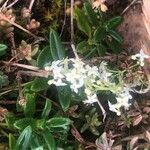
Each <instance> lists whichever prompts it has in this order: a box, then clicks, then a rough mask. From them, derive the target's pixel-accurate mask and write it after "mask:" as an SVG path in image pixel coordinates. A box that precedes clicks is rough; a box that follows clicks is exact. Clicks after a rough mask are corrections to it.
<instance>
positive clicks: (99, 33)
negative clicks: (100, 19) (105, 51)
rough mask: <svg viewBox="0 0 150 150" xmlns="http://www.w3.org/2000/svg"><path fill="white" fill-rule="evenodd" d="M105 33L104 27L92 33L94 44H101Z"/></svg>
mask: <svg viewBox="0 0 150 150" xmlns="http://www.w3.org/2000/svg"><path fill="white" fill-rule="evenodd" d="M106 35H107V32H106V29H105V28H104V27H98V28H97V29H96V30H95V32H94V39H95V41H96V42H101V41H102V40H104V38H105V37H106Z"/></svg>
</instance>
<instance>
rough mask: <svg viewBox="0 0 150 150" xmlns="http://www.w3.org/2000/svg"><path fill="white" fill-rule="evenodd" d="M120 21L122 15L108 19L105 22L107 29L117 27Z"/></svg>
mask: <svg viewBox="0 0 150 150" xmlns="http://www.w3.org/2000/svg"><path fill="white" fill-rule="evenodd" d="M121 22H122V17H121V16H117V17H114V18H112V19H110V20H109V21H108V22H107V23H106V29H107V31H109V30H114V29H116V28H117V27H118V25H120V23H121Z"/></svg>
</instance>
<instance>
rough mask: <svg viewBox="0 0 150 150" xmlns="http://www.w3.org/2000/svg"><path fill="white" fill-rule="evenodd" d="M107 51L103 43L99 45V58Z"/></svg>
mask: <svg viewBox="0 0 150 150" xmlns="http://www.w3.org/2000/svg"><path fill="white" fill-rule="evenodd" d="M106 51H107V49H106V47H105V46H104V45H103V44H102V43H100V44H99V45H97V52H98V55H99V56H103V55H105V53H106Z"/></svg>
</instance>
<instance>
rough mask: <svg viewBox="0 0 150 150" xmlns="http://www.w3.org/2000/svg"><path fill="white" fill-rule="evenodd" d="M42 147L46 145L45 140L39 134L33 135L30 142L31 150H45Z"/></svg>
mask: <svg viewBox="0 0 150 150" xmlns="http://www.w3.org/2000/svg"><path fill="white" fill-rule="evenodd" d="M42 145H44V140H43V139H42V138H41V137H39V136H38V135H37V134H35V133H34V134H32V137H31V141H30V147H31V150H44V149H43V146H42Z"/></svg>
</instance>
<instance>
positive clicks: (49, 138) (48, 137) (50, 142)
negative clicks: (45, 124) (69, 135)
mask: <svg viewBox="0 0 150 150" xmlns="http://www.w3.org/2000/svg"><path fill="white" fill-rule="evenodd" d="M43 137H44V140H45V142H46V144H47V147H48V150H56V144H55V140H54V138H53V135H52V134H51V133H50V131H49V129H48V128H46V129H45V130H44V131H43Z"/></svg>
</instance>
